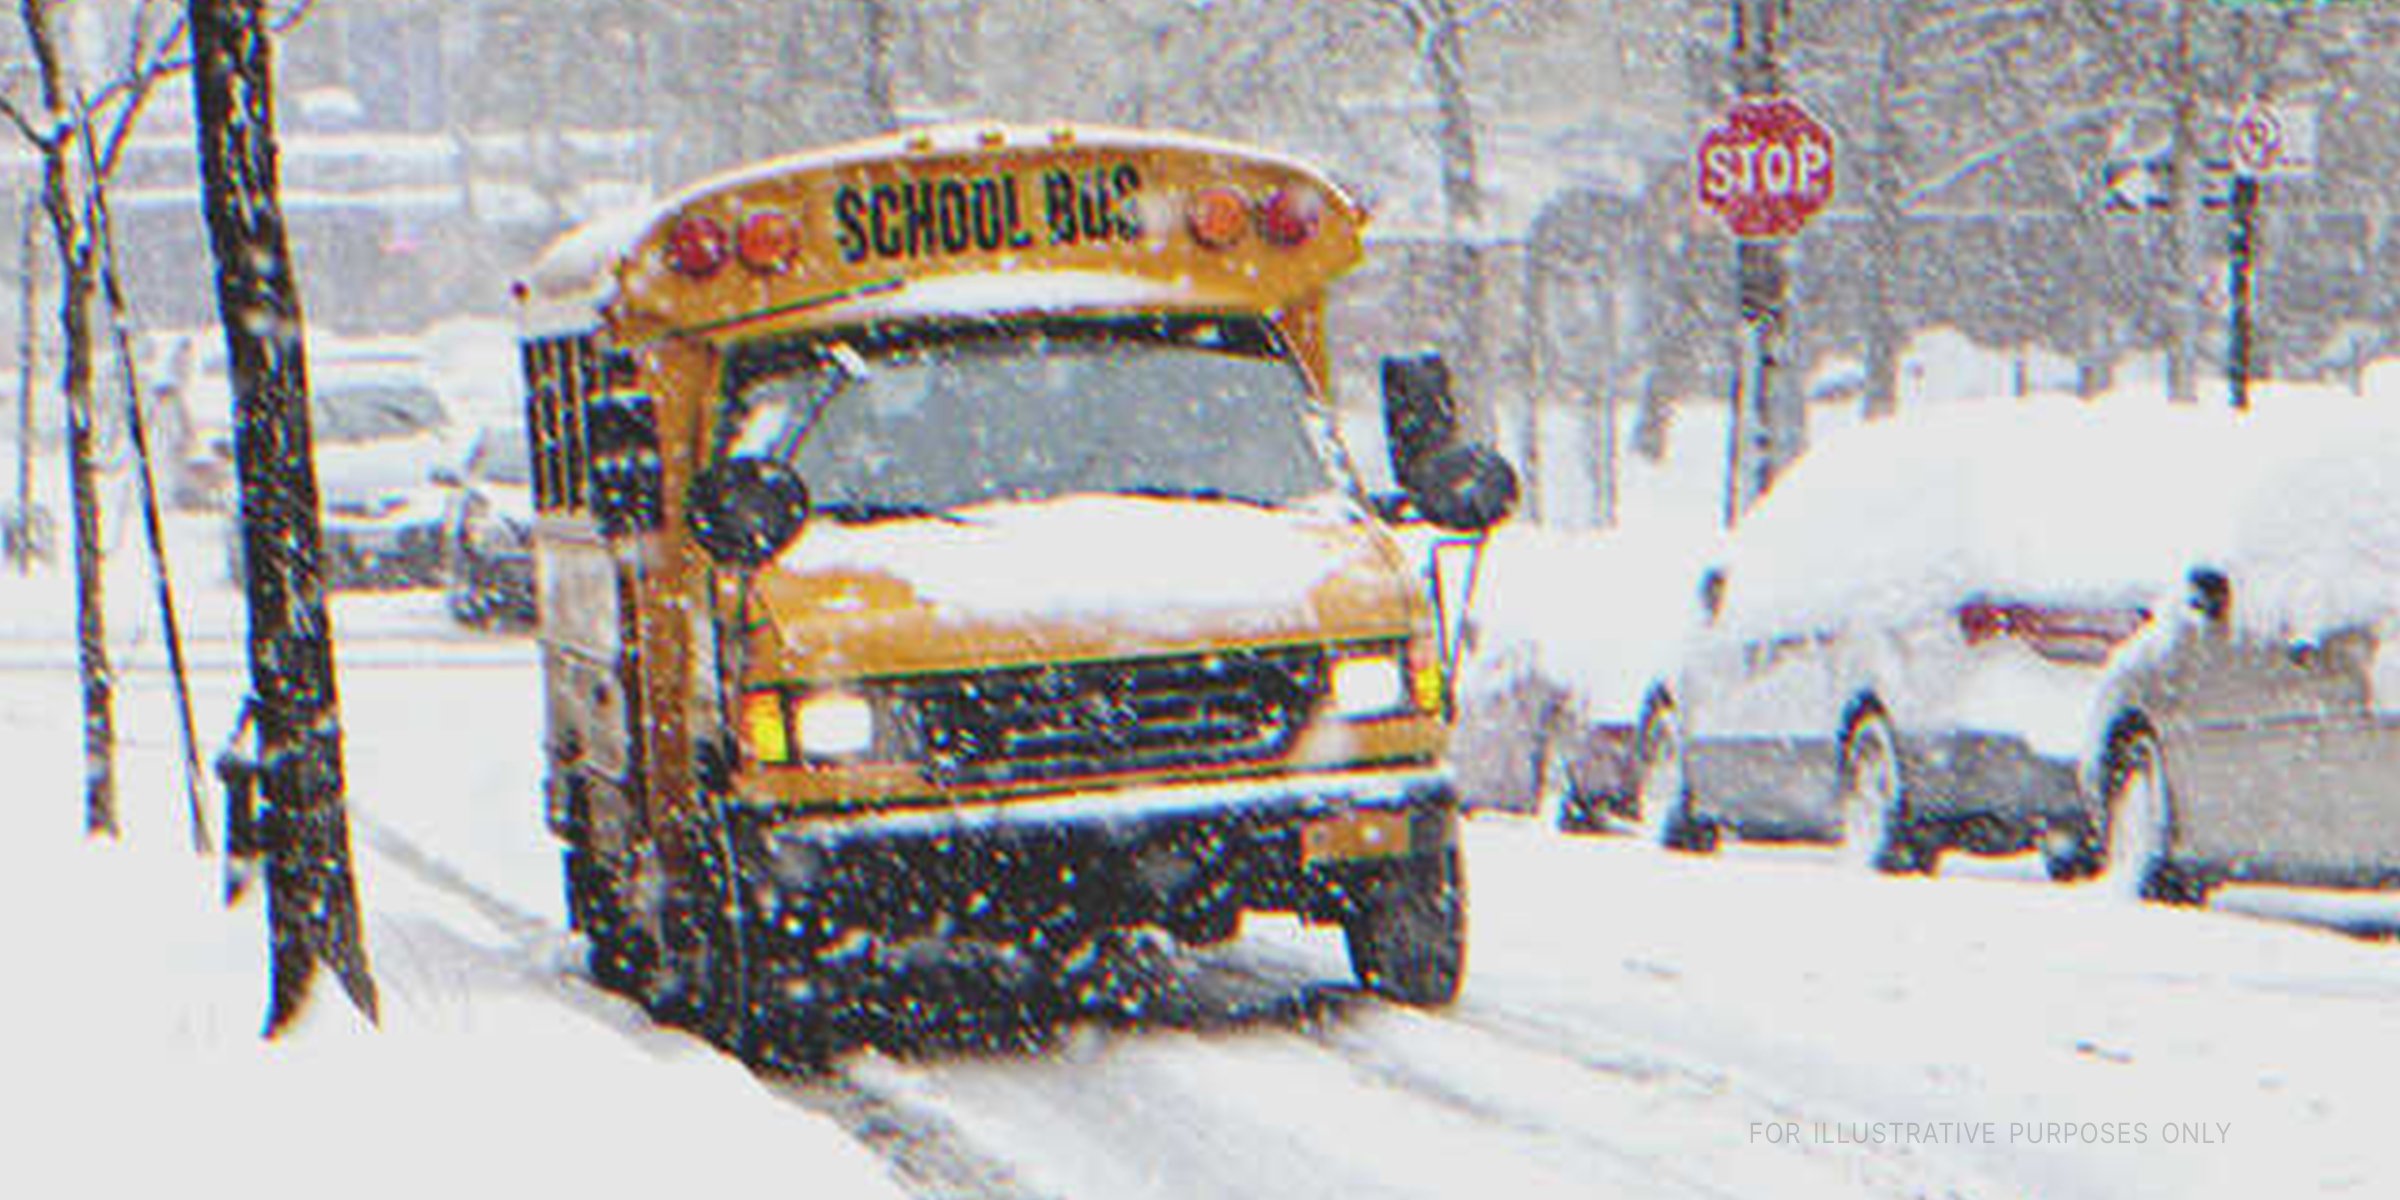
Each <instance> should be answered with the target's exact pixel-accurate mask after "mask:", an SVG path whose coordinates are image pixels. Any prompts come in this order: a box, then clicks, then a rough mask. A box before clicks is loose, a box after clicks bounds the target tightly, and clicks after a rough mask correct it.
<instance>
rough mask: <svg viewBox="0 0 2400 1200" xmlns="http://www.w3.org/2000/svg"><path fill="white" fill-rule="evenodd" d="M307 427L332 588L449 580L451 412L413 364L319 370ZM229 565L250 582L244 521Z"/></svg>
mask: <svg viewBox="0 0 2400 1200" xmlns="http://www.w3.org/2000/svg"><path fill="white" fill-rule="evenodd" d="M309 392H310V396H309V423H310V426H311V434H312V438H313V440H314V443H315V449H316V468H317V496H318V500H319V503H320V507H321V510H322V515H321V517H320V529H321V531H322V533H323V560H322V566H323V574H324V580H325V586H326V587H328V588H384V587H430V586H434V585H436V584H439V583H440V582H441V581H442V566H443V551H442V528H443V524H442V522H443V514H444V510H445V509H446V508H447V507H448V503H449V497H448V495H447V487H446V485H447V484H449V483H450V482H451V480H450V479H449V478H448V477H449V474H450V472H449V470H448V467H449V465H450V464H452V463H454V462H456V461H457V458H458V452H457V450H456V449H455V447H454V445H453V438H454V432H453V428H452V426H451V423H450V417H449V413H448V411H447V410H446V409H445V408H444V406H443V404H442V401H441V399H440V397H439V396H438V395H437V394H436V393H435V391H434V387H433V384H432V383H431V381H430V379H429V378H428V376H427V374H426V372H425V369H424V367H423V365H422V364H421V363H419V362H416V361H415V360H411V359H404V358H395V359H360V360H348V361H344V360H335V361H333V362H329V363H327V364H326V365H325V366H324V367H322V368H312V369H311V371H310V378H309ZM226 538H227V562H228V563H229V564H230V566H231V568H232V577H233V578H234V579H235V580H237V581H238V580H240V579H242V578H244V575H243V572H242V564H241V553H242V542H241V529H240V526H239V523H238V522H228V524H227V533H226Z"/></svg>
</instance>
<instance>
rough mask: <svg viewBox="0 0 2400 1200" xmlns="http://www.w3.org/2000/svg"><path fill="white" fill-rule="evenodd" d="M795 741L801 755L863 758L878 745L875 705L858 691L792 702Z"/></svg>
mask: <svg viewBox="0 0 2400 1200" xmlns="http://www.w3.org/2000/svg"><path fill="white" fill-rule="evenodd" d="M792 744H793V746H794V747H796V748H797V749H798V750H799V752H800V757H802V758H861V757H864V756H865V755H866V754H867V752H868V751H870V750H873V749H874V748H875V706H874V705H872V704H869V703H868V702H867V698H866V697H864V696H861V695H859V694H857V693H856V692H824V693H820V694H817V695H813V696H802V697H800V698H798V699H795V700H794V701H793V702H792Z"/></svg>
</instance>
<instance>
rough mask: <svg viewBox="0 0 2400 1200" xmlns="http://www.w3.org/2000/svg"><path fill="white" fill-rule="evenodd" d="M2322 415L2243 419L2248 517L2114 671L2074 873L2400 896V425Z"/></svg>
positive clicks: (2196, 891) (2129, 886)
mask: <svg viewBox="0 0 2400 1200" xmlns="http://www.w3.org/2000/svg"><path fill="white" fill-rule="evenodd" d="M2315 400H2316V402H2314V403H2310V404H2308V405H2307V406H2306V407H2305V408H2289V409H2282V410H2276V409H2269V410H2266V411H2261V412H2259V413H2257V414H2256V415H2254V416H2253V417H2252V418H2250V419H2249V420H2248V421H2247V422H2245V426H2246V427H2245V428H2244V429H2243V430H2242V437H2241V444H2240V446H2239V447H2238V450H2237V452H2236V453H2235V454H2234V456H2233V459H2234V461H2232V462H2230V463H2229V465H2228V467H2227V468H2226V469H2224V470H2221V471H2219V472H2217V474H2218V475H2219V476H2220V477H2222V478H2225V479H2227V480H2228V481H2229V486H2233V485H2232V484H2231V483H2230V481H2231V480H2235V479H2239V480H2241V481H2242V482H2241V483H2240V484H2239V485H2238V496H2239V502H2238V503H2237V504H2236V505H2235V506H2234V511H2233V512H2232V514H2231V515H2230V518H2229V519H2228V520H2227V521H2226V523H2225V525H2224V526H2223V528H2222V529H2220V530H2217V531H2215V532H2216V533H2217V535H2218V536H2215V537H2212V538H2211V539H2209V544H2207V545H2205V546H2203V547H2201V548H2200V549H2199V550H2198V551H2197V552H2196V553H2195V554H2194V556H2193V557H2192V558H2191V559H2190V560H2189V570H2188V571H2187V572H2186V573H2185V579H2184V582H2183V583H2182V584H2181V585H2179V588H2178V589H2177V590H2178V591H2179V592H2180V595H2172V594H2171V595H2170V596H2169V597H2168V598H2167V599H2165V600H2162V601H2161V603H2160V608H2161V610H2162V615H2161V618H2160V619H2159V620H2158V621H2157V622H2156V623H2155V625H2154V627H2153V628H2152V629H2150V630H2148V631H2146V632H2145V633H2144V634H2143V636H2142V637H2141V638H2140V639H2139V640H2138V641H2137V643H2136V644H2135V645H2133V646H2131V647H2128V649H2127V650H2126V652H2125V653H2124V654H2122V655H2120V656H2119V658H2118V660H2117V661H2116V662H2115V663H2114V664H2113V665H2112V667H2111V670H2110V677H2109V680H2108V684H2107V688H2106V690H2105V691H2104V692H2103V694H2102V700H2101V703H2100V705H2099V706H2098V707H2097V708H2095V709H2094V716H2095V718H2096V721H2095V724H2094V728H2093V741H2092V745H2093V753H2092V756H2091V758H2090V760H2089V762H2090V770H2089V774H2088V776H2087V778H2088V779H2089V781H2090V782H2091V784H2092V785H2093V787H2094V789H2095V790H2096V791H2097V792H2098V793H2099V794H2100V795H2102V796H2104V797H2105V799H2106V802H2107V809H2106V811H2107V815H2108V819H2107V821H2106V822H2105V823H2104V824H2103V825H2100V826H2097V827H2095V828H2094V830H2093V835H2092V836H2091V837H2090V838H2089V839H2087V840H2085V841H2082V842H2079V843H2078V844H2076V845H2075V846H2074V847H2072V848H2070V850H2069V852H2068V853H2066V854H2065V855H2063V856H2062V857H2063V859H2064V861H2063V863H2062V865H2063V866H2065V867H2066V868H2067V869H2068V873H2072V874H2082V873H2085V872H2094V871H2099V870H2101V869H2103V868H2105V869H2106V870H2107V871H2108V874H2109V876H2110V878H2111V879H2112V880H2115V881H2117V882H2119V883H2120V884H2121V885H2122V886H2124V887H2125V888H2126V890H2128V891H2130V892H2136V893H2138V894H2140V895H2142V896H2143V897H2145V898H2148V899H2155V900H2164V901H2171V902H2178V903H2197V902H2199V901H2201V900H2204V899H2205V898H2206V897H2207V895H2208V892H2209V890H2210V889H2211V888H2212V887H2214V886H2216V885H2217V884H2219V883H2223V882H2229V881H2235V882H2273V883H2292V884H2308V885H2323V886H2351V887H2390V886H2394V885H2400V414H2393V413H2390V412H2388V411H2381V410H2378V409H2376V408H2374V407H2372V406H2371V405H2367V404H2362V403H2361V402H2358V401H2337V400H2332V399H2330V398H2323V397H2320V398H2315Z"/></svg>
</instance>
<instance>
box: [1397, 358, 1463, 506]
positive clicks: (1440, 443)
mask: <svg viewBox="0 0 2400 1200" xmlns="http://www.w3.org/2000/svg"><path fill="white" fill-rule="evenodd" d="M1457 437H1458V405H1457V403H1456V402H1455V401H1453V400H1452V399H1451V398H1450V364H1448V363H1446V362H1443V361H1442V356H1441V355H1440V354H1437V353H1433V352H1430V351H1429V352H1427V353H1424V354H1416V355H1407V356H1394V357H1390V358H1386V359H1384V360H1383V444H1384V447H1385V449H1386V450H1387V451H1389V453H1390V456H1391V463H1392V481H1393V482H1395V483H1397V484H1399V485H1400V486H1401V487H1402V488H1405V489H1408V490H1410V491H1414V490H1416V488H1415V481H1416V475H1417V472H1418V471H1419V470H1421V469H1423V467H1424V464H1425V463H1426V462H1427V461H1429V460H1430V459H1432V457H1433V455H1434V453H1435V452H1436V451H1438V450H1440V449H1441V448H1442V447H1444V446H1446V445H1449V444H1450V443H1451V442H1452V441H1454V440H1456V439H1457Z"/></svg>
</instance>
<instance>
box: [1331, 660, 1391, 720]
mask: <svg viewBox="0 0 2400 1200" xmlns="http://www.w3.org/2000/svg"><path fill="white" fill-rule="evenodd" d="M1327 694H1328V697H1329V702H1328V709H1329V711H1330V713H1331V715H1333V716H1335V717H1341V718H1345V719H1349V720H1358V719H1362V718H1367V717H1388V716H1394V715H1396V714H1399V713H1404V712H1407V711H1409V707H1410V695H1409V686H1408V672H1407V670H1406V668H1405V667H1403V666H1402V664H1401V662H1400V656H1399V655H1398V654H1391V653H1384V654H1359V655H1352V656H1350V657H1347V658H1339V659H1335V660H1334V663H1333V672H1332V677H1331V681H1330V686H1329V687H1328V689H1327Z"/></svg>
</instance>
